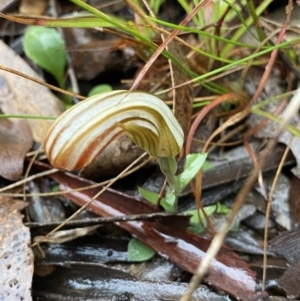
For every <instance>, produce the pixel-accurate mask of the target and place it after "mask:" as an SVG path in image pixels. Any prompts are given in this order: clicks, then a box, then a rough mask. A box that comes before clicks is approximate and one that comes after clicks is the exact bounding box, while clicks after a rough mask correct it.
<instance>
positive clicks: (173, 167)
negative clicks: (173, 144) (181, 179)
mask: <svg viewBox="0 0 300 301" xmlns="http://www.w3.org/2000/svg"><path fill="white" fill-rule="evenodd" d="M158 162H159V167H160V169H161V171H162V173H163V174H164V175H165V176H166V178H167V181H168V184H169V188H170V189H171V191H174V193H175V194H176V190H177V189H176V188H177V185H176V184H177V181H176V176H175V173H176V171H177V162H176V159H175V158H174V157H169V158H165V157H162V158H158Z"/></svg>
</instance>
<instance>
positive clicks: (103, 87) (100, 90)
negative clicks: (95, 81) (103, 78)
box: [88, 84, 112, 97]
mask: <svg viewBox="0 0 300 301" xmlns="http://www.w3.org/2000/svg"><path fill="white" fill-rule="evenodd" d="M110 91H112V87H111V86H110V85H107V84H102V85H97V86H95V87H94V88H93V89H91V91H90V92H89V94H88V97H90V96H94V95H96V94H100V93H104V92H110Z"/></svg>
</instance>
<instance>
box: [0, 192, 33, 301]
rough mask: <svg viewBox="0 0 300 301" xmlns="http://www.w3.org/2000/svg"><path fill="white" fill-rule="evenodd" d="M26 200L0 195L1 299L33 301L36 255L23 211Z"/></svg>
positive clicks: (6, 300) (7, 300)
mask: <svg viewBox="0 0 300 301" xmlns="http://www.w3.org/2000/svg"><path fill="white" fill-rule="evenodd" d="M25 206H26V203H24V202H21V201H16V200H11V199H8V198H3V197H2V198H0V270H1V273H0V286H1V290H0V300H5V301H15V300H23V301H30V300H32V298H31V282H32V275H33V254H32V252H31V248H30V233H29V229H28V228H27V227H25V226H24V225H23V223H22V215H21V214H20V212H19V211H20V210H22V209H24V207H25Z"/></svg>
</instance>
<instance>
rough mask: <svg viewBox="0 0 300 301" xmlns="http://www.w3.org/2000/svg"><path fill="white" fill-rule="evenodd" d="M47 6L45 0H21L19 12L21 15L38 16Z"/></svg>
mask: <svg viewBox="0 0 300 301" xmlns="http://www.w3.org/2000/svg"><path fill="white" fill-rule="evenodd" d="M46 7H47V1H46V0H22V2H21V4H20V7H19V12H20V14H23V15H31V16H32V15H36V16H40V15H41V14H42V13H43V12H44V11H45V9H46Z"/></svg>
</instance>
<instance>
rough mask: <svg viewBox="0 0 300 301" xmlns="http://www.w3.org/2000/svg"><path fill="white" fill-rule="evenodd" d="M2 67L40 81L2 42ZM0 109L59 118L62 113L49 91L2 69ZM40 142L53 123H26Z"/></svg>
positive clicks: (0, 50) (36, 121)
mask: <svg viewBox="0 0 300 301" xmlns="http://www.w3.org/2000/svg"><path fill="white" fill-rule="evenodd" d="M0 65H2V66H6V67H9V68H12V69H14V70H17V71H20V72H23V73H25V74H27V75H30V76H32V77H36V78H40V77H39V76H38V75H37V74H36V72H34V71H33V70H32V69H31V68H30V67H29V66H28V64H27V63H26V62H25V61H24V60H23V59H21V58H20V57H19V56H18V55H17V54H16V53H15V52H14V51H13V50H12V49H11V48H9V47H8V46H7V45H6V44H4V43H3V42H2V41H0ZM0 108H1V111H2V112H3V113H5V114H24V115H38V116H58V115H60V114H61V113H62V112H63V106H62V104H61V103H60V101H59V100H58V99H57V98H56V97H55V96H54V95H53V94H51V93H50V91H49V89H48V88H46V87H44V86H41V85H39V84H37V83H35V82H32V81H29V80H28V79H25V78H23V77H20V76H17V75H15V74H12V73H9V72H6V71H3V70H0ZM27 122H28V124H29V126H30V128H31V130H32V134H33V138H34V140H35V141H37V142H42V141H43V140H44V136H45V134H46V132H47V131H48V129H49V127H50V125H51V123H52V121H50V120H37V119H31V120H28V121H27Z"/></svg>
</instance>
